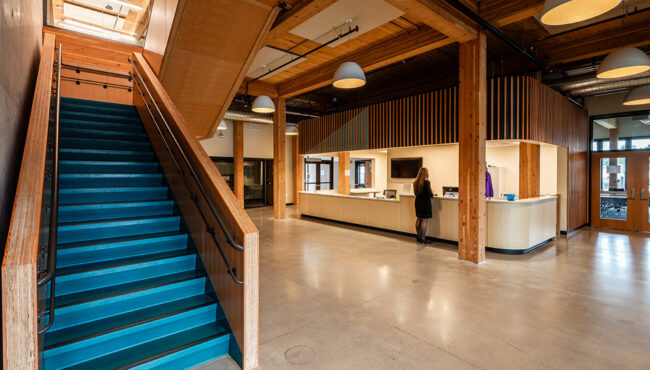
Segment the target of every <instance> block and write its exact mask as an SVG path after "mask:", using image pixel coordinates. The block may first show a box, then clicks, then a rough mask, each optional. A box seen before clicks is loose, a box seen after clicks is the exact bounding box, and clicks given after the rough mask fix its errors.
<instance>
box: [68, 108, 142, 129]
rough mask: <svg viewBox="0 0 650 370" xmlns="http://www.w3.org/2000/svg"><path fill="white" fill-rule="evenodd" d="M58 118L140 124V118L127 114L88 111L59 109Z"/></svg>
mask: <svg viewBox="0 0 650 370" xmlns="http://www.w3.org/2000/svg"><path fill="white" fill-rule="evenodd" d="M59 118H60V119H77V120H83V121H98V122H113V123H124V124H132V125H138V126H141V125H142V124H141V122H140V119H139V118H137V117H128V116H111V115H108V114H98V113H92V110H91V111H90V112H72V111H65V110H61V115H60V116H59Z"/></svg>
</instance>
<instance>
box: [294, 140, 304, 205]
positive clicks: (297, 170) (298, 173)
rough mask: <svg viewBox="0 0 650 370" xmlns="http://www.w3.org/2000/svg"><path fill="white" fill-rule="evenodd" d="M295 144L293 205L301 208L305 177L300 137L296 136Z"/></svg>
mask: <svg viewBox="0 0 650 370" xmlns="http://www.w3.org/2000/svg"><path fill="white" fill-rule="evenodd" d="M294 138H295V139H294V142H293V177H294V179H293V184H294V186H293V188H294V189H293V192H294V193H293V204H295V205H296V207H300V192H301V191H302V190H304V189H303V188H304V184H303V181H304V175H303V172H302V171H303V168H304V164H303V163H302V156H301V155H300V147H299V146H300V136H299V135H296V136H294Z"/></svg>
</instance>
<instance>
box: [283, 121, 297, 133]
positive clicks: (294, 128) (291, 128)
mask: <svg viewBox="0 0 650 370" xmlns="http://www.w3.org/2000/svg"><path fill="white" fill-rule="evenodd" d="M284 133H285V134H286V135H290V136H295V135H298V127H297V126H296V124H293V123H288V124H287V128H286V129H285V131H284Z"/></svg>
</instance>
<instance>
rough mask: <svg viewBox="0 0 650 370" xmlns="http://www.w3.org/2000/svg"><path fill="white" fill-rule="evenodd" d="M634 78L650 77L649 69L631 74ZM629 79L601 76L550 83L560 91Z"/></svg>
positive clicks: (628, 78) (627, 78)
mask: <svg viewBox="0 0 650 370" xmlns="http://www.w3.org/2000/svg"><path fill="white" fill-rule="evenodd" d="M632 77H633V78H634V79H638V78H644V77H650V71H648V72H643V73H641V74H638V75H636V76H632ZM628 80H630V77H621V78H612V79H607V80H603V79H602V78H597V77H593V78H587V79H583V80H579V81H573V82H561V83H558V84H551V85H550V86H551V87H554V88H558V89H560V90H561V91H573V90H579V89H584V88H587V87H591V86H596V85H603V84H608V83H612V82H619V81H628Z"/></svg>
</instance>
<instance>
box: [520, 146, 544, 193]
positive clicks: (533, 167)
mask: <svg viewBox="0 0 650 370" xmlns="http://www.w3.org/2000/svg"><path fill="white" fill-rule="evenodd" d="M539 151H540V147H539V144H533V143H525V142H522V143H520V144H519V199H526V198H535V197H538V196H539V182H540V178H539Z"/></svg>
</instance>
